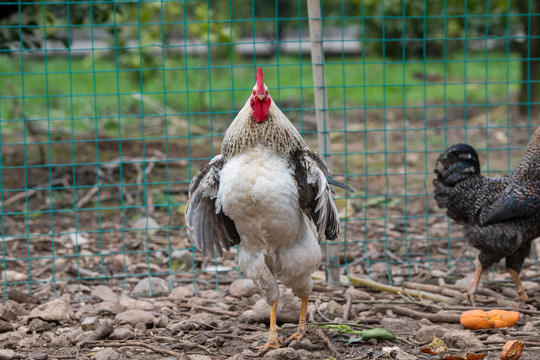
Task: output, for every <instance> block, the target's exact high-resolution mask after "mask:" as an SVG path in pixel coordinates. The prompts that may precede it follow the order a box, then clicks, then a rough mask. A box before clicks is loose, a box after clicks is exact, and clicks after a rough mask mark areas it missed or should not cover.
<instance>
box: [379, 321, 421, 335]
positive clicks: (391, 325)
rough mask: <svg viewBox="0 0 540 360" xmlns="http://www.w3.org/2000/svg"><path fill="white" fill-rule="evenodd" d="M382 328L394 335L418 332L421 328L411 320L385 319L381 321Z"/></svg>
mask: <svg viewBox="0 0 540 360" xmlns="http://www.w3.org/2000/svg"><path fill="white" fill-rule="evenodd" d="M381 327H383V328H385V329H386V330H388V331H390V332H393V333H395V332H402V331H407V332H408V333H410V331H411V330H416V329H418V328H419V327H420V326H419V325H418V324H417V323H416V321H414V320H412V319H410V318H384V319H382V320H381Z"/></svg>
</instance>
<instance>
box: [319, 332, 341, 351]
mask: <svg viewBox="0 0 540 360" xmlns="http://www.w3.org/2000/svg"><path fill="white" fill-rule="evenodd" d="M315 332H316V333H317V336H318V337H319V338H320V339H321V340H322V341H324V342H325V343H326V346H328V348H329V349H330V351H331V352H332V356H333V357H335V358H336V359H339V358H340V357H341V354H340V353H339V351H338V350H337V348H336V347H335V345H334V344H333V343H332V340H330V339H329V338H328V336H326V334H325V333H324V332H323V331H322V329H319V328H318V329H315Z"/></svg>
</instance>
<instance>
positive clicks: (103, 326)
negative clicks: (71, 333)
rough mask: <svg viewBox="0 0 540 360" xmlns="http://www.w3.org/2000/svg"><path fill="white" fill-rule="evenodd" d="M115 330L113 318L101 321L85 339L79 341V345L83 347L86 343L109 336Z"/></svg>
mask: <svg viewBox="0 0 540 360" xmlns="http://www.w3.org/2000/svg"><path fill="white" fill-rule="evenodd" d="M112 331H113V322H112V320H105V321H103V322H102V323H100V324H99V325H98V326H97V327H96V329H95V330H94V331H92V332H91V333H90V334H88V335H87V336H86V337H85V338H84V339H82V340H81V341H80V342H78V343H77V347H82V346H84V345H85V344H88V343H91V342H94V341H98V340H100V339H103V338H104V337H106V336H109V334H110V333H112Z"/></svg>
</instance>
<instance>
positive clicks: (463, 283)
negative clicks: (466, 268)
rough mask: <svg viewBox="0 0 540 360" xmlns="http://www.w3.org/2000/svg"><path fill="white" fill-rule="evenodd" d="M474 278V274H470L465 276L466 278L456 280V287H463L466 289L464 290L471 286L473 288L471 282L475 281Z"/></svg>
mask: <svg viewBox="0 0 540 360" xmlns="http://www.w3.org/2000/svg"><path fill="white" fill-rule="evenodd" d="M473 278H474V274H473V273H470V274H468V275H467V276H465V277H464V278H461V279H459V280H456V282H455V285H456V286H461V287H464V288H467V289H468V288H469V286H471V281H472V280H473Z"/></svg>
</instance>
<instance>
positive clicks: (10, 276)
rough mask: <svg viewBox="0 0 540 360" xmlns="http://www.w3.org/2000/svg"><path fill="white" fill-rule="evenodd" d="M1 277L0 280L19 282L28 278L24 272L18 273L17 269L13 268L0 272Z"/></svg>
mask: <svg viewBox="0 0 540 360" xmlns="http://www.w3.org/2000/svg"><path fill="white" fill-rule="evenodd" d="M0 276H1V277H2V280H3V281H5V282H8V283H9V282H19V281H25V280H26V279H28V276H26V274H23V273H20V272H18V271H13V270H5V271H3V272H2V274H0Z"/></svg>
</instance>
